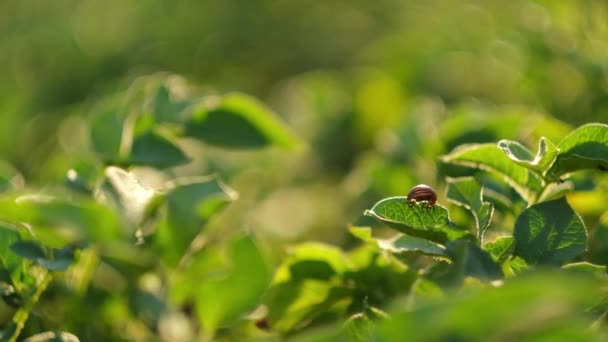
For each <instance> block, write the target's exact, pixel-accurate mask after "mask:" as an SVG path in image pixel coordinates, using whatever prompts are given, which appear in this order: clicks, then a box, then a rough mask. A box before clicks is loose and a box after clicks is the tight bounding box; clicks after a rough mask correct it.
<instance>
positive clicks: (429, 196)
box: [407, 184, 437, 206]
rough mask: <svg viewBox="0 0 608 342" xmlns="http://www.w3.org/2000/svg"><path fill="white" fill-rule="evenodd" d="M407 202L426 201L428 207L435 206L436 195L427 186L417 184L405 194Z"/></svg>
mask: <svg viewBox="0 0 608 342" xmlns="http://www.w3.org/2000/svg"><path fill="white" fill-rule="evenodd" d="M407 201H408V202H421V201H426V202H428V204H429V205H430V206H433V205H435V202H437V194H436V193H435V191H434V190H433V189H432V188H431V187H430V186H428V185H425V184H418V185H416V186H415V187H413V188H412V190H410V192H409V193H408V194H407Z"/></svg>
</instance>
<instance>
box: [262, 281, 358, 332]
mask: <svg viewBox="0 0 608 342" xmlns="http://www.w3.org/2000/svg"><path fill="white" fill-rule="evenodd" d="M351 298H352V291H350V290H348V289H344V288H342V287H334V286H333V285H332V284H331V283H329V282H327V281H324V280H316V279H304V280H302V281H297V282H285V283H280V284H275V285H273V287H271V288H270V289H269V291H268V294H267V295H266V300H265V302H266V303H267V305H268V309H269V311H268V316H267V319H268V322H269V325H270V328H271V329H272V330H273V331H277V332H290V331H292V330H295V329H297V328H302V327H304V326H306V325H307V324H309V323H310V322H311V321H313V320H314V319H315V318H317V317H319V316H321V315H323V314H327V313H328V312H329V311H330V310H331V308H332V307H333V306H334V305H335V304H336V303H338V302H340V301H345V302H346V304H348V301H349V300H350V299H351Z"/></svg>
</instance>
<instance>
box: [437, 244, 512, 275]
mask: <svg viewBox="0 0 608 342" xmlns="http://www.w3.org/2000/svg"><path fill="white" fill-rule="evenodd" d="M446 248H447V254H448V255H449V256H450V258H451V259H452V263H453V265H454V267H456V268H460V269H461V271H462V274H463V275H464V276H470V277H475V278H478V279H480V280H483V281H495V280H500V279H502V278H503V273H502V269H501V268H500V266H499V265H498V264H496V262H494V260H493V259H492V257H491V256H490V254H489V253H488V252H486V251H484V250H483V249H481V248H479V246H477V245H476V244H475V243H474V242H472V241H469V240H455V241H450V242H449V243H448V245H447V246H446Z"/></svg>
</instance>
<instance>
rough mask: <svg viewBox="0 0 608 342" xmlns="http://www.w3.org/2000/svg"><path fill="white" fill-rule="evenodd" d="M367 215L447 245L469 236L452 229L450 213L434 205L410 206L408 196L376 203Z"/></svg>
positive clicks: (417, 235) (416, 204)
mask: <svg viewBox="0 0 608 342" xmlns="http://www.w3.org/2000/svg"><path fill="white" fill-rule="evenodd" d="M365 215H367V216H372V217H375V218H376V219H378V220H380V221H382V222H384V223H386V224H387V225H389V226H390V227H391V228H393V229H396V230H398V231H400V232H402V233H406V234H408V235H412V236H416V237H421V238H425V239H429V240H431V241H435V242H439V243H444V242H446V241H449V240H453V239H456V238H459V237H462V236H466V235H468V234H469V233H468V232H467V231H462V230H457V229H454V228H451V227H449V225H450V224H451V222H450V217H449V215H448V210H447V209H446V208H445V207H443V206H441V205H439V204H435V205H433V206H429V205H428V204H427V203H424V202H420V203H410V202H408V200H407V197H389V198H385V199H383V200H381V201H380V202H378V203H376V204H375V205H374V206H373V207H372V209H370V210H367V211H365Z"/></svg>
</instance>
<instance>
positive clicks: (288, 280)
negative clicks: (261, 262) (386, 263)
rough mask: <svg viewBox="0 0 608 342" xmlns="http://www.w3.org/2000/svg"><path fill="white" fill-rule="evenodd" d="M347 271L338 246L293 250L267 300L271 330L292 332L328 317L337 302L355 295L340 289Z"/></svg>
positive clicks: (314, 244) (314, 245)
mask: <svg viewBox="0 0 608 342" xmlns="http://www.w3.org/2000/svg"><path fill="white" fill-rule="evenodd" d="M348 271H351V268H350V263H349V262H348V259H347V257H346V255H345V254H344V252H343V251H342V250H341V249H339V248H337V247H335V246H331V245H328V244H323V243H319V242H308V243H302V244H299V245H297V246H294V247H293V249H291V250H290V251H289V255H288V256H287V258H285V259H284V261H283V262H282V263H281V265H280V266H279V267H278V269H277V271H276V272H275V275H274V279H273V281H272V286H271V288H270V289H269V290H268V292H267V294H266V296H265V300H264V303H265V304H266V305H267V306H268V309H269V312H268V315H267V320H268V323H269V325H270V328H271V329H272V330H274V331H280V332H288V331H291V330H292V329H295V328H296V326H298V325H302V324H306V323H307V322H308V321H310V320H312V319H314V318H315V317H317V316H318V315H321V314H324V313H326V312H327V311H328V310H329V308H330V307H331V306H333V305H334V304H335V303H336V302H337V301H340V300H347V299H351V298H352V292H351V291H349V290H346V289H343V288H342V287H340V286H339V285H338V284H339V280H340V279H342V277H343V276H345V274H346V272H348ZM357 274H359V273H357ZM375 279H378V275H376V277H375Z"/></svg>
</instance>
